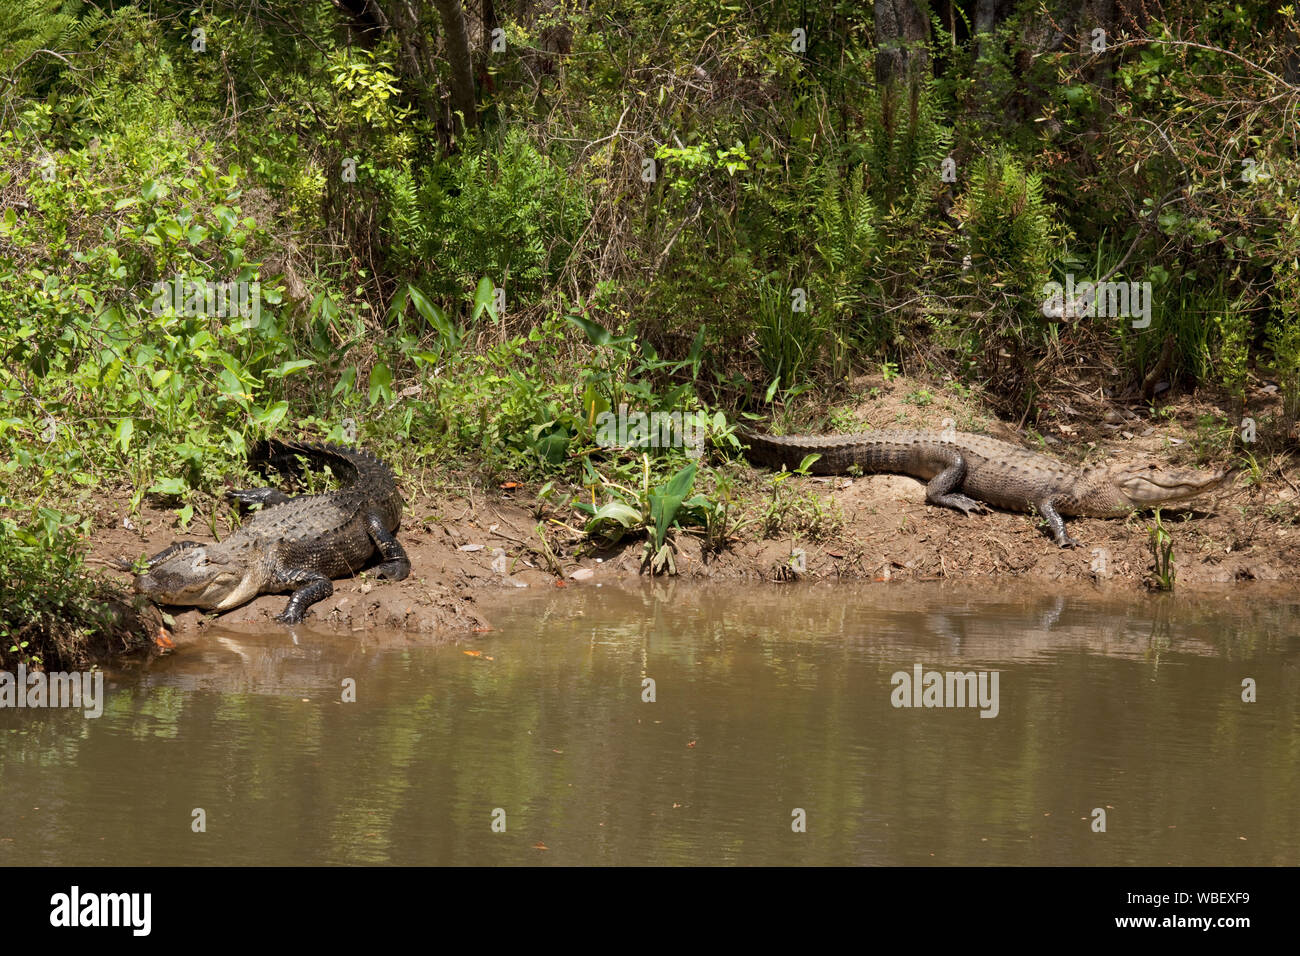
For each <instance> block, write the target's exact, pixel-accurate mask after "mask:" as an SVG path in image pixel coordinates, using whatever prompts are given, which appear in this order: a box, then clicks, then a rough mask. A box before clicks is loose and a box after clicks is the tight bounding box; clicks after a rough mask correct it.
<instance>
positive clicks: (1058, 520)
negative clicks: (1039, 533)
mask: <svg viewBox="0 0 1300 956" xmlns="http://www.w3.org/2000/svg"><path fill="white" fill-rule="evenodd" d="M1038 513H1039V514H1041V515H1042V516H1043V520H1044V521H1046V522H1047V527H1049V528H1051V529H1052V535H1053V536H1054V537H1055V538H1056V543H1057V545H1058V546H1059V547H1062V548H1082V547H1083V542H1082V541H1079V540H1078V539H1076V538H1071V537H1070V536H1069V534H1067V533H1066V531H1065V519H1064V518H1062V517H1061V513H1060V512H1059V511H1057V510H1056V505H1054V504H1053V503H1052V499H1051V498H1044V499H1043V500H1042V501H1040V502H1038Z"/></svg>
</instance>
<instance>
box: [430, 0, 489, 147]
mask: <svg viewBox="0 0 1300 956" xmlns="http://www.w3.org/2000/svg"><path fill="white" fill-rule="evenodd" d="M433 5H434V6H435V7H437V8H438V16H439V17H440V18H441V19H442V33H443V36H444V37H445V38H446V41H447V62H448V63H450V64H451V108H452V112H455V113H460V114H461V117H462V122H463V123H464V128H465V129H473V128H474V127H475V126H477V125H478V101H477V98H476V97H475V94H474V64H473V61H472V59H471V57H470V52H469V32H468V31H467V30H466V29H465V11H464V10H463V9H462V8H461V5H460V0H433Z"/></svg>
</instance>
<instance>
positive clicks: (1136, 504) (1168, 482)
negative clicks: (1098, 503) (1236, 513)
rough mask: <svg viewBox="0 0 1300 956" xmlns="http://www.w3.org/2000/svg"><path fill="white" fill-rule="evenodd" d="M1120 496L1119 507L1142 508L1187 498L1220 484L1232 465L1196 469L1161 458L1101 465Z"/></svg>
mask: <svg viewBox="0 0 1300 956" xmlns="http://www.w3.org/2000/svg"><path fill="white" fill-rule="evenodd" d="M1098 470H1099V471H1100V472H1101V474H1102V475H1104V476H1105V478H1106V481H1107V483H1108V484H1109V485H1110V487H1111V488H1112V489H1113V490H1114V492H1115V495H1116V497H1117V499H1118V500H1117V501H1116V502H1115V508H1116V509H1117V510H1127V511H1132V510H1140V509H1143V508H1156V507H1160V506H1163V505H1169V504H1174V503H1175V502H1179V501H1187V500H1189V499H1191V498H1195V497H1197V496H1198V495H1203V494H1205V493H1206V492H1207V491H1213V490H1214V489H1215V488H1217V487H1219V486H1220V485H1221V484H1223V482H1224V481H1225V480H1227V478H1228V476H1229V475H1231V474H1232V470H1231V469H1227V468H1224V469H1219V470H1217V471H1196V470H1194V469H1191V468H1174V467H1171V466H1169V465H1165V464H1162V463H1160V462H1131V463H1126V464H1114V465H1102V466H1101V467H1100V468H1099V469H1098Z"/></svg>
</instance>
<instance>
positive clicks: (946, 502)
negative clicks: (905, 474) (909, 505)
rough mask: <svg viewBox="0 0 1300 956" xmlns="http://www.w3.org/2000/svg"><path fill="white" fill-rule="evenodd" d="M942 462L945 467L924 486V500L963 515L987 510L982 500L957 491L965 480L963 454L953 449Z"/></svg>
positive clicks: (964, 459)
mask: <svg viewBox="0 0 1300 956" xmlns="http://www.w3.org/2000/svg"><path fill="white" fill-rule="evenodd" d="M944 464H945V465H946V466H947V467H945V468H944V470H943V471H941V472H939V474H937V475H935V476H934V477H933V478H932V479H930V483H929V484H928V485H926V486H925V500H926V501H928V502H929V503H930V504H932V505H942V506H943V507H945V508H953V509H955V510H957V511H960V512H961V513H962V514H965V515H969V514H970V513H971V512H972V511H988V510H989V509H988V506H987V505H985V504H984V502H982V501H976V500H975V499H974V498H971V497H969V496H967V495H963V494H961V493H959V492H958V491H957V489H958V488H960V487H961V486H962V482H964V481H965V480H966V458H965V456H963V455H962V453H961V452H959V451H953V452H952V453H951V454H949V455H947V456H945V458H944Z"/></svg>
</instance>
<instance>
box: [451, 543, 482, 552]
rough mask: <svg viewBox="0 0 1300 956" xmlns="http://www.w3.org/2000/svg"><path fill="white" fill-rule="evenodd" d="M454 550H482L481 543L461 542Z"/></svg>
mask: <svg viewBox="0 0 1300 956" xmlns="http://www.w3.org/2000/svg"><path fill="white" fill-rule="evenodd" d="M456 550H457V551H482V550H483V545H481V544H462V545H461V546H460V547H459V548H457V549H456Z"/></svg>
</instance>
